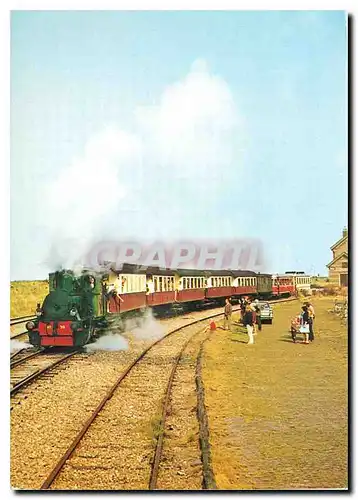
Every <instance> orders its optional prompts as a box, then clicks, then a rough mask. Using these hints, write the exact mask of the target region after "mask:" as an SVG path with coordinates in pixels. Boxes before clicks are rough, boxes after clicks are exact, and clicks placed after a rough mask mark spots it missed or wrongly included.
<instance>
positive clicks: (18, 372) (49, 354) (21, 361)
mask: <svg viewBox="0 0 358 500" xmlns="http://www.w3.org/2000/svg"><path fill="white" fill-rule="evenodd" d="M78 352H79V351H77V350H76V351H73V352H70V353H66V354H63V353H59V352H56V351H54V350H52V349H46V350H37V351H35V352H31V353H30V354H29V353H28V350H24V351H23V352H22V353H21V355H22V356H21V355H20V356H19V353H16V354H17V356H13V358H12V360H11V361H10V368H11V374H10V396H11V397H13V396H15V395H16V394H17V393H18V392H19V391H20V390H21V389H23V388H24V387H26V386H28V385H29V384H30V383H31V382H34V381H35V380H37V379H38V378H39V377H40V376H42V375H44V374H45V373H48V372H49V371H50V370H52V369H53V368H55V367H56V366H58V365H60V364H62V363H64V362H65V361H66V360H68V359H69V358H71V357H72V356H74V355H75V354H77V353H78ZM15 358H16V359H15Z"/></svg>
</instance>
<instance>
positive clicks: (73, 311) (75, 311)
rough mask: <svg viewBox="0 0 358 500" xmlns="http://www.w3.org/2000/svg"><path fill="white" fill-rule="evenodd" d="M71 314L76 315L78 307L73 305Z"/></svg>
mask: <svg viewBox="0 0 358 500" xmlns="http://www.w3.org/2000/svg"><path fill="white" fill-rule="evenodd" d="M70 314H71V316H76V314H77V309H76V308H75V307H72V309H71V310H70Z"/></svg>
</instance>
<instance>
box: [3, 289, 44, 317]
mask: <svg viewBox="0 0 358 500" xmlns="http://www.w3.org/2000/svg"><path fill="white" fill-rule="evenodd" d="M47 294H48V281H47V280H44V281H12V282H11V283H10V317H11V318H15V317H18V316H26V315H31V314H35V310H36V305H37V303H38V302H40V303H41V304H42V302H43V300H44V298H45V297H46V295H47Z"/></svg>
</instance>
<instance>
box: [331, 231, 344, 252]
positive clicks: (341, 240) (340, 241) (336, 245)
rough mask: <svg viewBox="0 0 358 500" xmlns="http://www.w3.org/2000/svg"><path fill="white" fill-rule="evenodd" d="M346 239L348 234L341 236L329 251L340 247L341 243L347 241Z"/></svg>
mask: <svg viewBox="0 0 358 500" xmlns="http://www.w3.org/2000/svg"><path fill="white" fill-rule="evenodd" d="M347 239H348V234H346V235H345V236H343V237H342V238H341V239H340V240H338V241H337V242H336V243H335V244H334V245H332V246H331V250H334V249H335V248H336V247H338V245H340V244H341V243H343V241H345V240H347Z"/></svg>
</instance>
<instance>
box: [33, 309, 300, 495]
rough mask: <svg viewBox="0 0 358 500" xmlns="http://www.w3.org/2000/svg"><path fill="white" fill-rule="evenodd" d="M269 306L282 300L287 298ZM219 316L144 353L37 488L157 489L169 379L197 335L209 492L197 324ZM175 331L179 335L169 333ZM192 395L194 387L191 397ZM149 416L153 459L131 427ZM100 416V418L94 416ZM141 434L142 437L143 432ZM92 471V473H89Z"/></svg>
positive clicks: (209, 483) (207, 484)
mask: <svg viewBox="0 0 358 500" xmlns="http://www.w3.org/2000/svg"><path fill="white" fill-rule="evenodd" d="M289 300H295V299H289ZM273 302H287V300H279V301H273ZM237 310H238V308H234V311H237ZM220 316H223V313H222V312H220V313H215V314H209V315H207V316H205V317H204V318H200V319H197V320H194V321H192V322H191V323H189V324H186V325H183V326H180V327H178V328H174V329H172V330H170V331H169V332H168V333H167V334H166V335H165V336H164V337H162V338H160V339H158V340H156V341H155V342H153V343H152V344H150V345H149V346H148V347H147V348H146V349H144V350H143V351H142V352H141V353H140V355H139V356H137V357H136V358H135V359H134V361H133V362H131V363H130V364H129V366H128V367H127V368H126V369H125V370H124V371H123V372H122V373H121V374H120V375H119V377H118V378H117V380H116V381H115V383H114V384H113V385H112V386H111V387H110V388H109V390H107V392H106V393H105V394H104V396H103V398H102V400H101V401H100V402H99V404H98V405H97V407H96V408H95V409H94V411H93V412H92V414H91V415H90V417H89V418H88V419H87V420H86V422H85V423H84V424H83V426H82V428H81V429H80V431H79V432H78V433H77V435H76V436H75V438H74V439H73V441H72V442H71V443H70V445H69V446H68V447H67V449H66V450H65V452H64V453H63V454H62V456H61V457H60V459H59V460H58V462H57V463H56V465H55V467H54V468H53V469H52V470H51V472H50V473H49V474H48V476H47V478H46V479H45V481H44V482H43V483H42V485H41V489H44V490H46V489H102V488H105V489H122V490H125V489H155V488H157V483H158V472H159V470H160V464H161V462H162V454H163V440H164V436H165V432H166V427H165V425H166V417H167V415H168V404H169V401H170V394H171V391H172V387H173V380H174V378H175V375H176V372H177V369H178V366H179V365H180V360H182V358H183V353H185V351H186V349H187V348H188V346H189V345H190V344H191V342H192V341H193V339H194V338H196V337H197V338H198V342H199V344H198V345H197V347H196V355H195V360H196V362H195V370H196V380H197V384H198V389H197V390H198V394H199V393H200V394H201V399H200V398H199V397H198V402H197V404H196V412H197V414H198V415H200V416H199V421H200V422H201V423H200V425H199V427H200V436H201V437H200V442H201V444H202V448H201V451H199V455H198V454H197V458H196V463H198V461H199V462H200V463H206V470H205V468H204V467H202V470H203V473H200V474H199V475H200V478H201V481H203V477H204V478H206V480H204V482H203V488H207V489H214V488H215V482H214V479H213V477H212V473H211V472H210V453H209V445H208V437H207V432H208V429H207V423H206V424H205V406H204V404H203V384H202V382H201V383H200V378H201V370H200V366H201V364H200V356H201V352H202V343H203V342H204V341H205V338H206V336H207V334H206V333H205V334H204V332H203V329H202V322H203V321H207V320H208V319H209V318H212V317H220ZM179 332H180V333H181V335H180V337H179V336H178V335H174V334H178V333H179ZM201 335H204V338H201ZM178 344H179V345H178ZM173 362H174V365H173ZM168 374H169V376H168ZM168 380H169V381H168ZM195 391H196V389H195V388H194V393H195ZM163 394H165V397H164V405H163V406H162V408H161V411H160V416H158V404H160V401H161V400H162V398H163ZM133 401H134V402H135V404H133ZM199 408H200V409H199ZM150 414H152V415H154V424H153V426H154V429H155V432H154V434H155V438H156V439H155V442H156V445H155V450H154V457H153V444H152V443H151V441H150V440H148V436H146V439H144V441H141V440H140V439H139V437H138V432H137V431H138V429H136V428H134V427H135V426H136V425H139V426H140V425H144V422H148V415H150ZM99 415H100V416H101V418H100V419H98V418H97V417H98V416H99ZM141 423H142V424H141ZM152 431H153V429H152ZM140 434H143V431H141V432H140ZM144 434H145V433H144ZM131 436H132V438H131ZM134 436H135V437H134ZM161 436H162V437H161ZM205 436H206V437H205ZM80 443H81V445H80ZM79 445H80V446H79ZM196 453H198V450H197V451H196ZM198 456H199V458H198ZM93 457H95V460H93ZM132 463H133V467H132V466H131V465H132ZM151 463H152V464H153V467H151V465H150V464H151ZM208 467H209V469H208ZM94 470H95V471H96V472H97V475H96V474H94ZM113 471H115V472H113ZM199 489H201V486H200V487H199Z"/></svg>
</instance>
